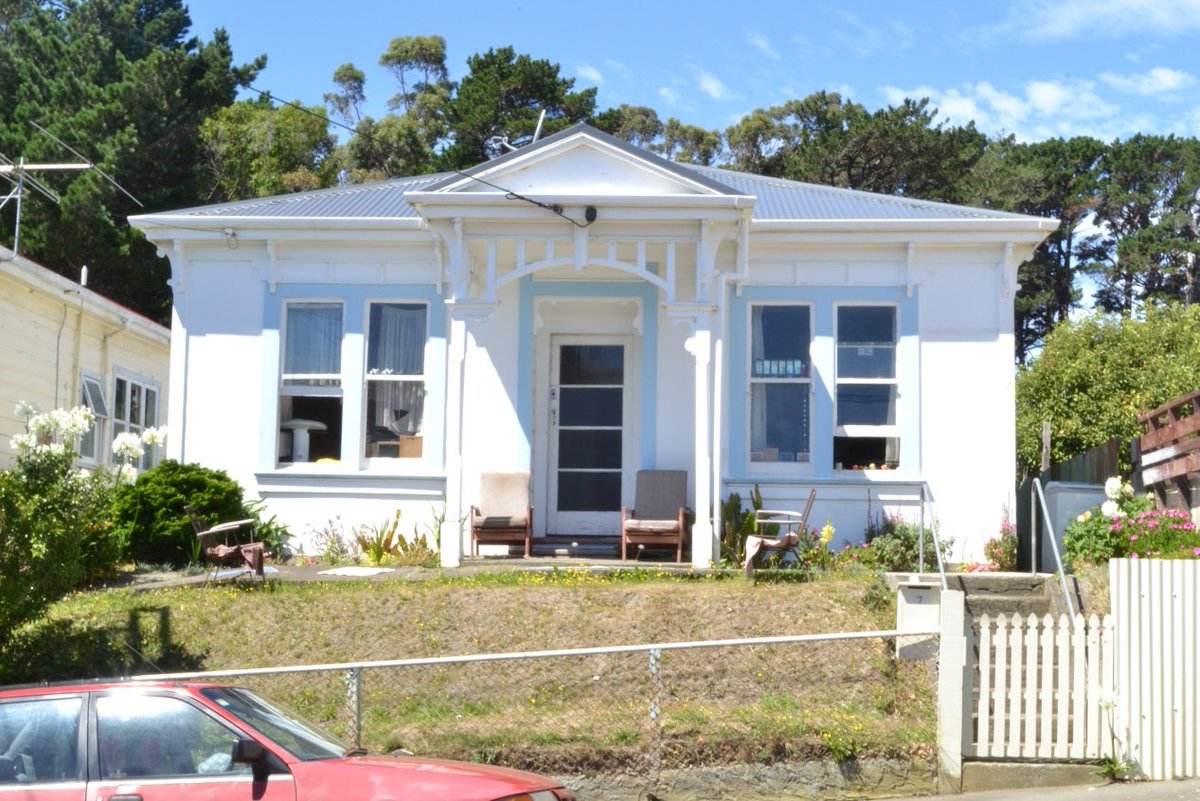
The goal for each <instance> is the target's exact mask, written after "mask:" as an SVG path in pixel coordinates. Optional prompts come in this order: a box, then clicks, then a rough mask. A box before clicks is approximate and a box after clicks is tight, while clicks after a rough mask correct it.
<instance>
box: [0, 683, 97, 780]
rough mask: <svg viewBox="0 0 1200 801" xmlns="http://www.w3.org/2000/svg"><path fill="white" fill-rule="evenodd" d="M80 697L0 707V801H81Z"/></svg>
mask: <svg viewBox="0 0 1200 801" xmlns="http://www.w3.org/2000/svg"><path fill="white" fill-rule="evenodd" d="M83 708H84V696H83V695H82V694H79V695H50V696H44V697H24V698H20V699H16V700H11V701H5V702H2V703H0V801H6V799H9V798H12V799H18V798H19V799H21V801H83V799H84V797H85V792H86V789H87V786H86V784H85V783H84V762H83V759H82V756H81V755H82V754H83V753H84V749H83V748H82V747H81V743H82V739H81V735H82V726H81V725H80V722H81V721H82V719H83V715H82V713H83Z"/></svg>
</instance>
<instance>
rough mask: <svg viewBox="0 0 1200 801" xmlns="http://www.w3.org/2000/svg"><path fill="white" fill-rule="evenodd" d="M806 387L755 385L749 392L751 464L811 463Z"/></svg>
mask: <svg viewBox="0 0 1200 801" xmlns="http://www.w3.org/2000/svg"><path fill="white" fill-rule="evenodd" d="M808 396H809V385H808V384H807V383H803V384H802V383H787V384H754V385H752V387H751V392H750V418H751V423H750V450H751V454H750V460H751V461H753V462H796V461H807V460H808Z"/></svg>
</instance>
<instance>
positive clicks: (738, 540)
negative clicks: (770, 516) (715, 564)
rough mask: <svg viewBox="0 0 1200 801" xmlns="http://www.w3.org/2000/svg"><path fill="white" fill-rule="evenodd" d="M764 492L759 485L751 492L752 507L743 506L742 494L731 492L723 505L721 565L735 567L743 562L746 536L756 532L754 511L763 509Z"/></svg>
mask: <svg viewBox="0 0 1200 801" xmlns="http://www.w3.org/2000/svg"><path fill="white" fill-rule="evenodd" d="M762 508H763V505H762V493H761V492H760V491H759V489H758V485H757V484H755V485H754V491H753V492H752V493H750V509H748V510H747V509H743V508H742V496H741V494H739V493H737V492H733V493H730V495H729V497H728V498H726V499H725V503H724V504H722V505H721V554H720V563H719V564H720V566H721V567H725V568H735V567H738V566H740V565H741V564H742V559H743V558H744V557H745V555H746V537H749V536H750V535H751V534H754V533H756V532H755V526H754V513H755V512H757V511H758V510H759V509H762Z"/></svg>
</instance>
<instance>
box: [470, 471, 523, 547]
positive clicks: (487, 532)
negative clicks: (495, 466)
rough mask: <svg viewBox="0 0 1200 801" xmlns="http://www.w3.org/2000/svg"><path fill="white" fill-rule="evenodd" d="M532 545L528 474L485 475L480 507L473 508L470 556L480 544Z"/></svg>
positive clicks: (480, 485) (520, 472)
mask: <svg viewBox="0 0 1200 801" xmlns="http://www.w3.org/2000/svg"><path fill="white" fill-rule="evenodd" d="M481 543H482V544H485V545H494V544H501V545H524V546H525V556H526V558H528V557H529V555H530V549H531V547H532V544H533V507H532V506H530V504H529V471H528V470H519V471H515V472H508V473H484V474H483V475H481V476H480V477H479V504H478V505H472V506H471V555H472V556H475V555H477V553H478V551H479V545H480V544H481Z"/></svg>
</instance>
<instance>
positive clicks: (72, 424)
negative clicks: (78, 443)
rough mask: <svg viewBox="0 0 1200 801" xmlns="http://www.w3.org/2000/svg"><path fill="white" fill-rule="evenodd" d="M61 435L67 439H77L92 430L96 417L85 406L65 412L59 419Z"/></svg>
mask: <svg viewBox="0 0 1200 801" xmlns="http://www.w3.org/2000/svg"><path fill="white" fill-rule="evenodd" d="M60 422H61V428H62V433H63V436H64V437H67V438H68V439H72V440H75V439H79V438H80V437H82V436H83V435H84V434H86V433H87V432H89V431H91V430H92V426H93V425H95V423H96V415H95V414H93V413H92V410H91V409H89V408H88V407H86V406H76V407H75V408H74V409H72V410H71V411H69V412H65V413H64V414H63V415H62V417H61V418H60Z"/></svg>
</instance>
